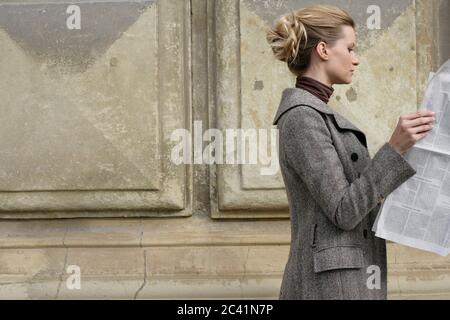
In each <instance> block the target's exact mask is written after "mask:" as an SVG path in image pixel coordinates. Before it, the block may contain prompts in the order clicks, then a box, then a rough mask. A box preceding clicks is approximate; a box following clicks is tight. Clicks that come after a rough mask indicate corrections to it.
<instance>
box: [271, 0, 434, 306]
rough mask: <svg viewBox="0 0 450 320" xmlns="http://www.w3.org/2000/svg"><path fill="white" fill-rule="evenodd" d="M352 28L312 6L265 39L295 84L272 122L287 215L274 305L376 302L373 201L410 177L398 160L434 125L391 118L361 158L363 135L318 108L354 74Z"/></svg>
mask: <svg viewBox="0 0 450 320" xmlns="http://www.w3.org/2000/svg"><path fill="white" fill-rule="evenodd" d="M354 29H355V23H354V21H353V19H352V18H351V17H350V16H349V14H348V13H347V12H345V11H343V10H341V9H339V8H336V7H332V6H318V5H317V6H312V7H308V8H304V9H301V10H298V11H295V12H292V13H289V14H287V15H286V16H284V17H282V18H281V19H280V20H279V21H278V22H277V23H276V24H275V26H274V27H273V29H271V30H269V31H268V33H267V41H268V43H269V44H270V46H271V48H272V50H273V52H274V55H275V57H276V58H278V59H279V60H281V61H283V62H285V63H287V65H288V67H289V70H290V71H291V72H293V73H294V74H295V75H296V76H297V77H298V78H297V83H296V86H295V88H289V89H286V90H285V91H284V92H283V94H282V99H281V103H280V107H279V110H278V112H277V114H276V117H275V120H274V125H277V126H278V129H279V133H280V135H279V138H280V140H279V158H280V165H281V169H282V175H283V179H284V183H285V185H286V192H287V196H288V200H289V207H290V213H291V249H290V253H289V259H288V262H287V264H286V268H285V272H284V276H283V281H282V286H281V290H280V296H279V298H280V299H386V292H387V266H386V243H385V240H383V239H379V238H376V237H375V235H374V233H373V232H372V231H371V230H372V226H373V223H374V221H375V218H376V216H377V213H378V211H379V209H380V207H381V202H382V201H383V199H384V198H385V197H386V196H387V195H389V194H390V193H392V192H393V191H394V190H395V189H396V188H398V187H399V186H400V185H401V184H403V183H404V182H405V181H407V180H408V179H410V178H411V177H412V176H414V175H415V173H416V171H415V170H414V168H412V167H411V165H410V164H409V163H408V162H407V161H406V160H405V158H404V155H405V153H406V152H407V151H408V150H409V149H410V148H411V147H412V146H413V145H414V144H415V143H416V142H417V141H419V140H420V139H422V138H424V137H425V136H426V135H427V134H428V133H429V131H430V130H431V129H432V127H433V122H434V117H433V114H432V113H429V112H418V113H414V114H408V115H403V116H401V117H400V120H399V123H398V126H397V128H396V130H395V131H394V133H393V135H392V137H391V139H390V140H389V142H386V143H385V144H384V145H383V146H382V147H381V149H380V150H379V151H378V152H377V153H376V155H375V156H374V157H373V159H371V158H370V156H369V152H368V150H367V143H366V136H365V135H364V133H363V132H362V131H361V130H359V129H358V128H357V127H356V126H355V125H353V124H352V123H351V122H350V121H349V120H347V119H346V118H344V117H343V116H342V115H340V114H339V113H337V112H336V111H334V110H333V109H332V108H330V107H329V106H328V104H327V103H328V101H329V99H330V97H331V95H332V93H333V91H334V89H333V85H338V84H350V83H351V82H352V76H353V72H354V71H355V69H356V68H357V66H358V65H359V60H358V57H357V55H356V54H355V51H354V49H355V46H356V39H355V30H354ZM360 94H364V92H361V93H360ZM386 107H387V108H388V107H389V106H386Z"/></svg>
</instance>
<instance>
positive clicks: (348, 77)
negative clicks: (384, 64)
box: [325, 26, 359, 84]
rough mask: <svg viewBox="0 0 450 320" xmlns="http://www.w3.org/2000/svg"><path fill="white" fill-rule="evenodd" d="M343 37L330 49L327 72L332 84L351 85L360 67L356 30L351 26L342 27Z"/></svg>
mask: <svg viewBox="0 0 450 320" xmlns="http://www.w3.org/2000/svg"><path fill="white" fill-rule="evenodd" d="M342 35H343V37H342V38H340V39H339V40H337V41H335V42H334V43H333V44H332V45H331V46H329V47H328V58H329V59H328V61H327V63H326V66H325V68H326V72H327V74H328V77H329V79H330V82H331V83H332V84H350V83H351V82H352V78H353V72H354V70H355V69H356V66H357V65H359V59H358V57H357V55H356V53H355V51H354V49H355V45H356V36H355V30H353V28H352V27H350V26H343V27H342Z"/></svg>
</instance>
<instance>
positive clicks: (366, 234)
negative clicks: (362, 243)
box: [363, 229, 369, 239]
mask: <svg viewBox="0 0 450 320" xmlns="http://www.w3.org/2000/svg"><path fill="white" fill-rule="evenodd" d="M363 235H364V238H365V239H367V237H368V235H369V231H367V229H364V232H363Z"/></svg>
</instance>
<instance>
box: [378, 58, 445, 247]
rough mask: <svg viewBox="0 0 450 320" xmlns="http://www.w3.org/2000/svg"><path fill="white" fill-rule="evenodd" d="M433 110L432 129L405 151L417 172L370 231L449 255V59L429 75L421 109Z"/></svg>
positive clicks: (393, 196)
mask: <svg viewBox="0 0 450 320" xmlns="http://www.w3.org/2000/svg"><path fill="white" fill-rule="evenodd" d="M423 109H426V110H431V111H434V112H436V116H435V117H436V122H435V125H434V128H433V130H432V131H431V132H430V133H428V135H427V136H426V137H425V138H424V139H422V140H420V141H419V142H418V143H416V145H415V146H414V147H413V148H411V149H410V150H409V151H408V153H406V155H405V158H406V159H407V160H408V162H409V163H410V164H411V166H412V167H413V168H414V169H415V170H416V171H417V174H416V175H415V176H414V177H412V178H411V179H409V180H408V181H407V182H405V183H404V184H402V185H401V186H400V187H399V188H398V189H397V190H395V191H394V192H393V193H391V194H390V195H389V196H388V197H387V198H386V200H385V202H384V203H383V205H382V207H381V209H380V212H379V214H378V217H377V220H376V221H375V224H374V227H373V231H375V232H376V236H377V237H380V238H383V239H386V240H391V241H394V242H396V243H399V244H402V245H406V246H410V247H414V248H417V249H421V250H426V251H430V252H434V253H436V254H439V255H441V256H446V255H448V254H449V252H450V60H448V61H447V62H446V63H445V64H444V65H443V66H442V67H441V68H440V69H439V70H438V72H436V73H435V74H431V75H430V79H429V82H428V86H427V90H426V93H425V98H424V101H423V104H422V107H421V110H423Z"/></svg>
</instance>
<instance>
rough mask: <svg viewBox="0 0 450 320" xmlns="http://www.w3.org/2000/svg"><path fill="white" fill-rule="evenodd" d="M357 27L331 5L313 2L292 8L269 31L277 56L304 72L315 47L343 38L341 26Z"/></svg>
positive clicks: (346, 14)
mask: <svg viewBox="0 0 450 320" xmlns="http://www.w3.org/2000/svg"><path fill="white" fill-rule="evenodd" d="M345 25H347V26H351V27H352V28H355V22H354V20H353V19H352V17H351V16H350V15H349V14H348V13H347V12H346V11H344V10H342V9H339V8H337V7H334V6H329V5H314V6H310V7H306V8H304V9H300V10H296V11H292V12H291V13H289V14H286V15H285V16H283V17H281V18H280V19H279V20H278V21H277V22H276V23H275V26H274V27H273V28H272V29H270V30H269V31H268V32H267V42H268V43H269V45H270V47H271V48H272V51H273V53H274V55H275V57H276V58H277V59H279V60H281V61H283V62H287V63H288V67H289V69H290V70H291V72H292V73H294V74H296V75H300V74H301V73H304V72H305V71H306V70H307V69H308V67H309V64H310V61H311V53H312V50H313V49H314V48H315V47H316V45H317V44H318V43H319V42H321V41H324V42H326V43H327V44H332V43H333V42H334V41H336V40H338V39H340V38H341V37H342V26H345Z"/></svg>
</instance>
